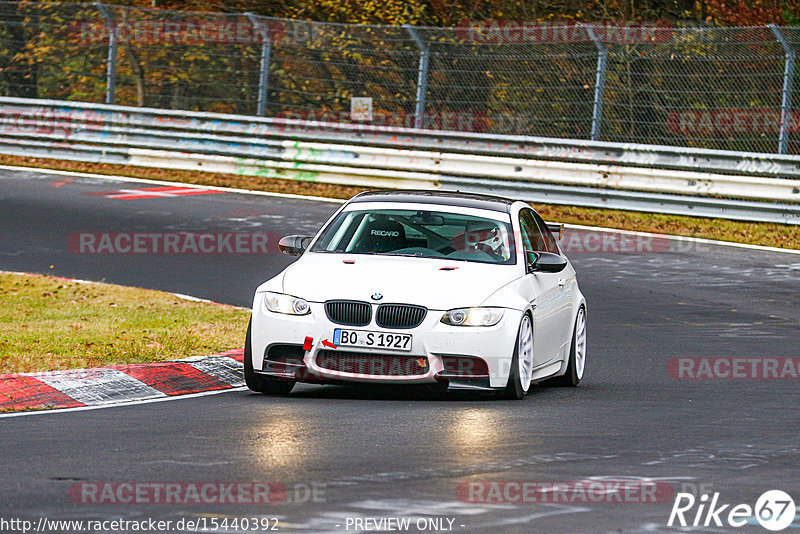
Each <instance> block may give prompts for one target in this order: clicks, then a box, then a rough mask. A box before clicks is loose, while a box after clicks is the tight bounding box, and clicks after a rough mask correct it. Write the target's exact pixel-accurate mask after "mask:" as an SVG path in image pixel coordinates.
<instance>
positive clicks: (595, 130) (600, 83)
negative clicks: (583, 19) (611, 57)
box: [582, 24, 608, 141]
mask: <svg viewBox="0 0 800 534" xmlns="http://www.w3.org/2000/svg"><path fill="white" fill-rule="evenodd" d="M582 26H583V27H584V28H586V33H587V34H588V35H589V39H591V40H592V42H593V43H594V46H595V47H596V48H597V68H596V70H595V80H594V104H593V109H592V141H598V140H599V139H600V127H601V125H602V123H603V98H604V96H605V91H606V66H607V65H608V48H606V45H605V44H604V43H603V42H602V41H601V40H600V39H598V38H597V35H596V34H595V33H594V28H592V26H591V25H590V24H582Z"/></svg>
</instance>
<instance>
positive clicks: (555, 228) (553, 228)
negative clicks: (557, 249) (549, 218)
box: [547, 223, 564, 241]
mask: <svg viewBox="0 0 800 534" xmlns="http://www.w3.org/2000/svg"><path fill="white" fill-rule="evenodd" d="M547 229H548V230H550V233H551V234H553V236H555V238H556V239H558V240H559V241H561V238H562V237H564V225H563V224H561V223H547Z"/></svg>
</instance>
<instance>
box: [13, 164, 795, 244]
mask: <svg viewBox="0 0 800 534" xmlns="http://www.w3.org/2000/svg"><path fill="white" fill-rule="evenodd" d="M0 163H2V164H6V165H20V166H25V167H39V168H46V169H57V170H66V171H77V172H90V173H96V174H108V175H119V176H131V177H134V178H148V179H152V180H167V181H174V182H182V183H191V184H198V185H212V186H219V187H235V188H240V189H249V190H254V191H272V192H276V193H291V194H297V195H313V196H320V197H328V198H341V199H347V198H350V197H352V196H353V195H355V194H357V193H360V192H361V191H364V190H366V189H367V188H364V187H353V186H343V185H333V184H322V183H317V182H302V181H296V180H282V179H277V178H264V177H259V176H240V175H237V174H220V173H206V172H195V171H179V170H171V169H157V168H149V167H135V166H131V165H110V164H104V163H84V162H77V161H62V160H54V159H43V158H26V157H20V156H6V155H0ZM535 207H536V209H537V211H539V213H541V214H542V216H543V217H544V218H545V219H547V220H552V221H559V222H563V223H572V224H585V225H589V226H603V227H608V228H619V229H623V230H637V231H640V232H652V233H657V234H673V235H681V236H688V237H700V238H705V239H718V240H720V241H733V242H737V243H748V244H751V245H763V246H768V247H779V248H791V249H800V226H792V225H784V224H774V223H750V222H738V221H730V220H727V219H707V218H704V217H685V216H681V215H665V214H661V213H639V212H635V211H623V210H609V209H598V208H579V207H575V206H557V205H552V204H535Z"/></svg>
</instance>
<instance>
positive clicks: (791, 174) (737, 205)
mask: <svg viewBox="0 0 800 534" xmlns="http://www.w3.org/2000/svg"><path fill="white" fill-rule="evenodd" d="M0 153H5V154H14V155H24V156H30V157H50V158H60V159H68V160H77V161H94V162H103V163H121V164H127V165H140V166H152V167H162V168H172V169H188V170H200V171H213V172H224V173H234V174H240V175H254V176H255V175H258V176H268V177H276V178H289V179H299V180H312V181H314V180H315V181H321V182H329V183H338V184H352V185H363V186H368V187H398V188H419V187H422V188H443V189H460V190H465V191H476V192H491V193H495V194H506V195H509V196H514V197H519V198H523V199H526V200H531V201H538V202H550V203H559V204H574V205H581V206H596V207H607V208H619V209H630V210H638V211H652V212H663V213H675V214H689V215H698V216H712V217H726V218H732V219H739V220H752V221H773V222H782V223H789V224H800V204H798V203H799V202H800V156H786V155H769V154H748V153H735V152H723V151H710V150H692V149H682V148H675V147H661V146H648V145H630V144H612V143H602V142H591V141H569V140H561V139H543V138H535V137H520V136H501V135H484V134H471V133H459V132H441V131H439V132H437V131H419V130H410V129H392V128H384V127H372V126H363V125H353V124H329V123H314V122H307V121H294V120H286V119H274V118H272V119H270V118H259V117H248V116H239V115H222V114H215V113H196V112H182V111H170V110H162V109H148V108H130V107H122V106H109V105H101V104H86V103H76V102H66V101H49V100H33V99H19V98H2V97H0Z"/></svg>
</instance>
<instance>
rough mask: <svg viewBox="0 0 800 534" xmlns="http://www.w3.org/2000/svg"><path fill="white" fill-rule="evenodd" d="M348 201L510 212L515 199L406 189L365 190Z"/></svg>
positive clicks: (457, 192) (456, 192) (458, 192)
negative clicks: (403, 203)
mask: <svg viewBox="0 0 800 534" xmlns="http://www.w3.org/2000/svg"><path fill="white" fill-rule="evenodd" d="M350 202H351V203H357V202H414V203H418V204H439V205H442V206H462V207H465V208H480V209H486V210H493V211H502V212H505V213H510V212H511V205H512V204H514V202H515V201H514V200H511V199H508V198H503V197H495V196H491V195H479V194H475V193H462V192H460V191H426V190H414V189H407V190H403V191H366V192H364V193H359V194H358V195H356V196H355V197H353V198H352V199H351V200H350Z"/></svg>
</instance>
